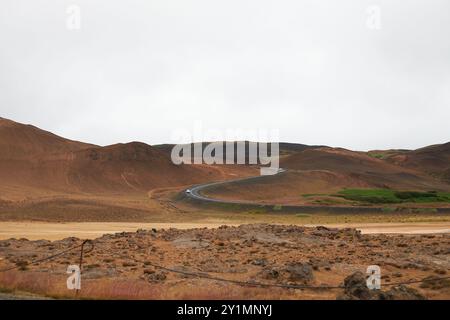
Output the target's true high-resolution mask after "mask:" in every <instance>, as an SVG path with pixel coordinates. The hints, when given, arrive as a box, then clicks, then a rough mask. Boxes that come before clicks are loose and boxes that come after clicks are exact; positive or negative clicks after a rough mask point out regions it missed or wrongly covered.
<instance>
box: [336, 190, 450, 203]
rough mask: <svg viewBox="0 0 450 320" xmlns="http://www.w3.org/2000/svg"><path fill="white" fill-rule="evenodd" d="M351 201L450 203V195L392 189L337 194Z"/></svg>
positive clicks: (348, 191)
mask: <svg viewBox="0 0 450 320" xmlns="http://www.w3.org/2000/svg"><path fill="white" fill-rule="evenodd" d="M336 196H338V197H342V198H344V199H347V200H351V201H358V202H363V203H370V204H386V203H407V202H413V203H432V202H448V203H450V193H446V192H437V191H427V192H422V191H395V190H390V189H345V190H342V191H340V192H339V193H338V194H336Z"/></svg>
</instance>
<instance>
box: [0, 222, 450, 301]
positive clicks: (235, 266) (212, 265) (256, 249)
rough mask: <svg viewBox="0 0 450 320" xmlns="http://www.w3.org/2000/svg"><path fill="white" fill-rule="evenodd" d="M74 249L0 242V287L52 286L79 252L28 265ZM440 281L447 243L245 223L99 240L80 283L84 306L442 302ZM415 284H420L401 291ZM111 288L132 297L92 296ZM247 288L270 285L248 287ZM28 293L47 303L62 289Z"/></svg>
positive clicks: (448, 290)
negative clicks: (206, 301) (373, 281)
mask: <svg viewBox="0 0 450 320" xmlns="http://www.w3.org/2000/svg"><path fill="white" fill-rule="evenodd" d="M81 242H82V240H80V239H77V238H66V239H63V240H60V241H53V242H50V241H47V240H39V241H28V240H26V239H9V240H3V241H0V269H5V268H9V267H16V269H15V270H11V271H5V272H0V288H1V287H3V288H9V289H17V288H20V289H21V290H26V289H27V288H26V283H28V282H30V281H28V282H24V281H22V282H21V281H19V280H17V279H21V277H22V278H25V277H30V276H31V275H32V276H33V277H36V279H38V278H39V277H43V276H46V277H47V278H46V281H47V282H48V281H51V280H48V279H49V278H48V277H50V278H51V279H54V281H59V282H61V281H62V280H61V279H63V280H64V279H65V278H66V277H67V274H66V270H67V266H68V265H71V264H78V262H79V256H80V249H79V248H77V249H75V250H73V251H70V252H68V253H66V254H65V255H62V256H58V257H55V258H54V259H51V260H48V261H43V262H38V263H34V262H35V261H36V260H39V259H41V258H43V257H47V256H51V255H53V254H56V253H58V252H61V251H63V250H66V249H68V248H71V247H73V246H76V245H79V244H80V243H81ZM85 250H86V251H89V250H90V245H89V244H86V246H85ZM369 265H378V266H380V268H381V275H382V284H381V290H368V289H367V287H366V285H365V277H366V275H365V272H366V268H367V266H369ZM160 267H165V268H166V269H164V268H160ZM174 271H175V272H174ZM449 276H450V234H435V235H362V234H361V233H360V232H359V231H357V230H355V229H328V228H325V227H317V228H307V227H299V226H283V225H268V224H254V225H242V226H239V227H227V226H222V227H220V228H217V229H206V228H205V229H190V230H178V229H166V230H138V231H137V232H134V233H118V234H111V235H109V234H108V235H104V236H102V237H100V238H98V239H96V240H94V248H93V250H92V251H90V252H88V253H85V254H84V259H83V272H82V283H83V286H84V287H83V288H86V289H84V290H85V291H84V294H85V295H86V296H87V297H89V296H91V297H94V298H95V297H97V298H102V297H106V298H110V297H114V296H115V297H125V298H146V297H151V298H213V299H215V298H217V299H221V298H224V299H227V298H241V299H252V298H259V299H261V298H267V299H276V298H283V299H322V298H324V299H336V298H337V299H450V279H449V278H448V277H449ZM12 278H14V281H13V280H11V279H12ZM211 278H215V279H211ZM218 278H219V279H218ZM443 278H447V279H443ZM224 279H226V280H232V281H235V282H234V283H233V282H226V281H222V280H224ZM420 279H425V281H424V282H419V283H411V284H401V283H403V282H409V281H410V280H420ZM64 281H65V280H64ZM64 281H63V282H62V283H63V284H64V285H65V283H64ZM31 282H32V281H31ZM241 282H245V283H241ZM18 283H20V285H19V284H18ZM105 283H107V285H105ZM117 283H121V284H123V283H133V287H132V288H131V289H130V292H131V291H133V292H132V293H129V292H128V293H126V292H125V293H124V292H122V291H123V290H125V291H126V289H124V288H125V287H123V285H122V287H121V288H122V289H121V292H118V293H117V292H116V293H114V292H113V291H111V290H109V289H108V290H109V291H108V290H106V289H104V290H106V291H108V292H109V293H108V294H106V295H102V294H100V293H99V292H97V291H95V290H96V289H97V290H98V288H99V287H100V285H99V284H102V287H105V286H114V285H115V284H117ZM255 283H260V284H261V283H262V284H269V285H270V284H272V285H276V286H275V287H273V288H272V287H256V288H255V287H254V285H255ZM284 285H286V288H282V286H284ZM30 286H31V287H32V288H30V291H33V292H34V293H40V294H44V295H45V294H46V295H49V294H50V295H52V296H58V295H60V294H61V292H62V290H63V289H61V287H62V285H60V286H59V287H60V288H59V289H58V290H59V291H57V292H56V291H55V290H56V289H55V286H47V287H45V286H44V285H41V286H40V287H39V288H37V289H36V285H31V284H30ZM301 286H306V287H309V286H312V287H315V288H306V287H305V288H303V289H300V287H301ZM317 287H319V288H317ZM329 287H332V288H329ZM334 287H337V288H334ZM340 287H341V288H340ZM136 288H140V289H139V290H138V289H136ZM141 288H148V289H141ZM150 289H151V290H152V293H151V294H150V293H148V292H147V291H146V290H150ZM46 290H47V291H48V292H47V291H46ZM66 290H67V289H66ZM50 291H51V292H50ZM81 292H83V290H82V291H81ZM168 292H170V294H168ZM115 294H116V295H115Z"/></svg>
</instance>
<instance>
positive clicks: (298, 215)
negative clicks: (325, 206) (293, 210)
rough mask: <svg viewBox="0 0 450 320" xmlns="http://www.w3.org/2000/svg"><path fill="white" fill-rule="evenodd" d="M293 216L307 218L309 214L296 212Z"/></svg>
mask: <svg viewBox="0 0 450 320" xmlns="http://www.w3.org/2000/svg"><path fill="white" fill-rule="evenodd" d="M295 216H296V217H297V218H309V217H311V215H310V214H306V213H297V214H296V215H295Z"/></svg>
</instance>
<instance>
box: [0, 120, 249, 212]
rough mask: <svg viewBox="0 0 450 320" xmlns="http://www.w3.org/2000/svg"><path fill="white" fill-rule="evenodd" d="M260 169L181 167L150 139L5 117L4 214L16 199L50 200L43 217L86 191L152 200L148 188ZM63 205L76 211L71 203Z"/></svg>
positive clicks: (0, 177) (0, 133) (0, 170)
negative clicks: (78, 136) (107, 136)
mask: <svg viewBox="0 0 450 320" xmlns="http://www.w3.org/2000/svg"><path fill="white" fill-rule="evenodd" d="M257 172H258V171H257V168H250V167H248V166H243V167H238V166H220V167H218V166H205V165H198V166H187V165H181V166H177V165H174V164H173V163H172V161H171V159H170V155H169V154H168V153H167V152H164V151H162V150H159V149H158V148H155V147H152V146H150V145H147V144H144V143H140V142H131V143H126V144H115V145H111V146H106V147H100V146H96V145H92V144H87V143H82V142H77V141H72V140H68V139H65V138H62V137H59V136H57V135H54V134H52V133H50V132H47V131H44V130H41V129H38V128H36V127H34V126H31V125H24V124H20V123H16V122H14V121H11V120H6V119H0V214H1V213H2V212H7V213H10V212H12V211H14V212H15V211H17V210H16V209H17V208H16V204H17V205H21V206H25V207H26V208H27V209H26V210H30V209H29V205H30V203H31V205H32V206H34V205H35V202H41V204H40V205H42V201H45V208H44V209H36V210H38V211H39V212H37V213H36V214H37V215H38V216H39V215H40V214H42V211H46V212H48V211H51V209H52V208H51V203H53V202H55V201H56V202H55V203H60V202H61V198H64V199H66V200H67V198H70V199H72V198H73V197H75V196H76V198H77V199H78V200H79V198H80V197H84V196H85V197H90V198H92V197H96V196H103V197H109V198H111V199H112V198H117V196H125V197H126V196H129V195H132V196H140V197H141V198H146V199H148V197H147V193H148V192H149V191H150V190H152V189H155V188H163V187H182V186H186V185H191V184H196V183H202V182H208V181H212V180H223V179H231V178H233V177H235V176H248V175H256V174H257ZM56 197H57V198H58V199H53V198H56ZM66 200H64V201H66ZM55 205H56V204H55ZM102 205H103V204H102ZM83 206H84V207H86V210H91V209H90V208H89V206H87V205H84V204H83ZM96 206H98V203H96ZM35 207H36V206H35ZM107 207H109V206H107ZM57 208H58V210H59V211H61V210H62V209H64V210H67V211H70V206H67V207H66V208H61V206H60V205H58V206H57ZM77 210H79V208H77ZM102 214H103V213H102ZM8 217H11V215H8ZM0 218H1V216H0Z"/></svg>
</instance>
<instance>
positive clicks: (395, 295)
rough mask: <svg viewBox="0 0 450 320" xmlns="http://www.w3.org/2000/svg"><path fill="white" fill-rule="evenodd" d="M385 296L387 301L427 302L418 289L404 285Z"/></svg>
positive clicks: (394, 288)
mask: <svg viewBox="0 0 450 320" xmlns="http://www.w3.org/2000/svg"><path fill="white" fill-rule="evenodd" d="M385 294H386V296H387V299H386V300H426V298H425V297H424V296H423V295H421V294H420V293H419V292H418V291H417V290H416V289H413V288H409V287H406V286H404V285H399V286H396V287H393V288H391V289H390V290H389V291H387V292H386V293H385Z"/></svg>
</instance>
